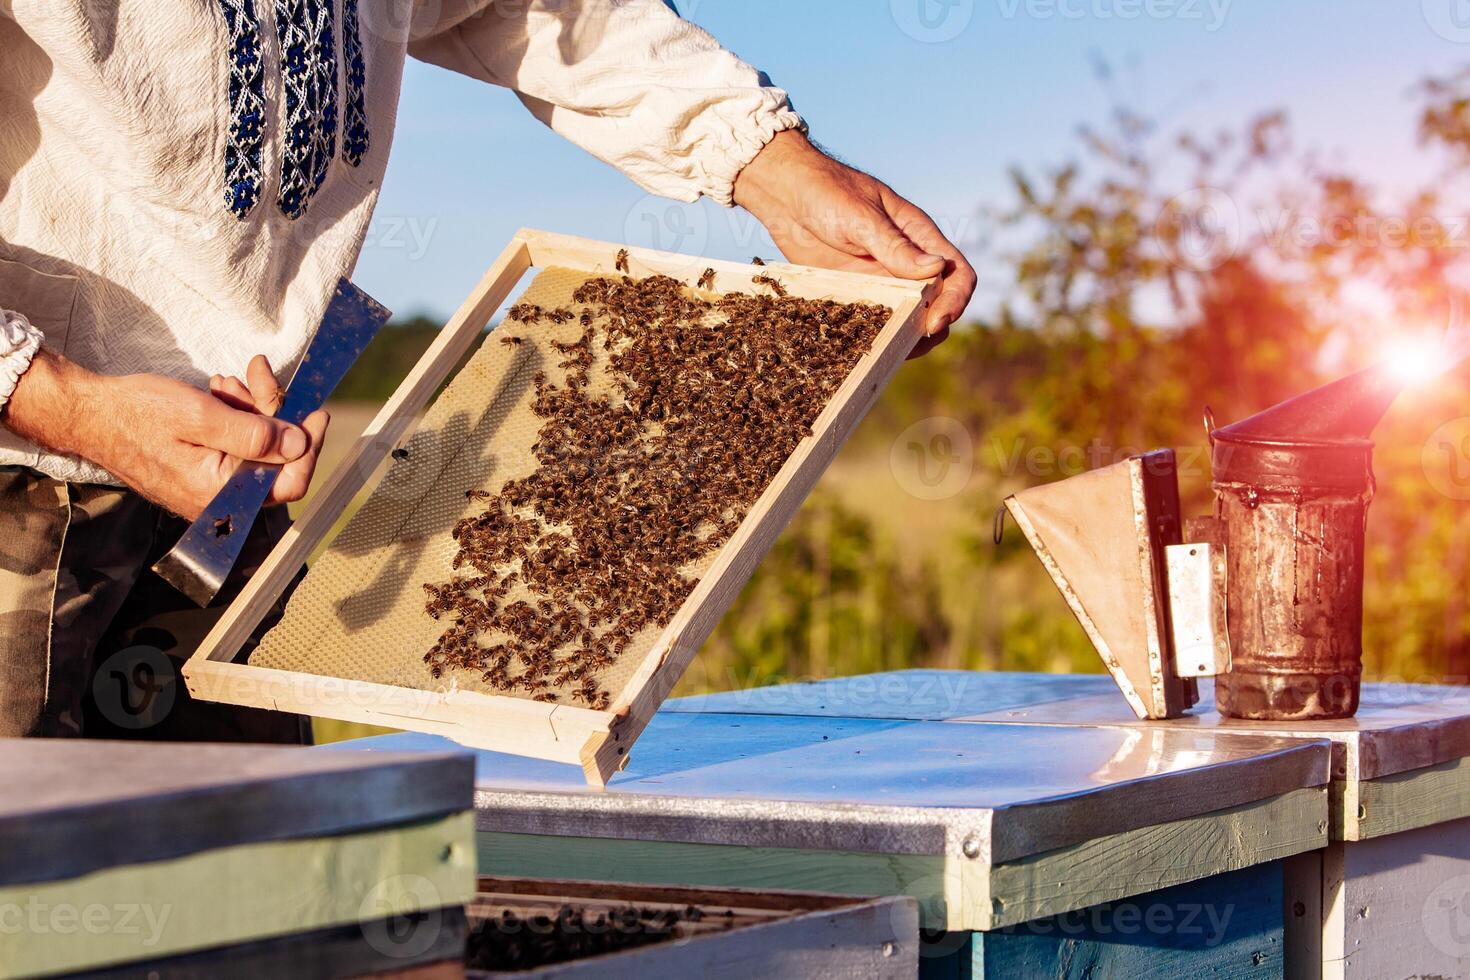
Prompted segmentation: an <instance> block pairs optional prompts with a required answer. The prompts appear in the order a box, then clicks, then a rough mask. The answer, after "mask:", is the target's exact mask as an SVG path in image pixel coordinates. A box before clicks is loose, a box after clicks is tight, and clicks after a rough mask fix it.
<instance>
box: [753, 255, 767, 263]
mask: <svg viewBox="0 0 1470 980" xmlns="http://www.w3.org/2000/svg"><path fill="white" fill-rule="evenodd" d="M750 264H751V265H765V264H766V260H765V259H763V258H761V257H760V256H759V255H757V256H755V257H753V258H752V259H751V260H750Z"/></svg>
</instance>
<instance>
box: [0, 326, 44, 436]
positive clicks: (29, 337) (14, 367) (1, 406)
mask: <svg viewBox="0 0 1470 980" xmlns="http://www.w3.org/2000/svg"><path fill="white" fill-rule="evenodd" d="M44 339H45V336H44V335H43V334H42V333H41V331H39V330H37V329H36V328H35V327H33V326H32V325H31V321H29V320H27V319H26V318H25V317H23V316H21V315H20V314H19V313H11V312H8V311H6V310H0V412H3V411H4V410H5V406H6V405H8V404H9V403H10V396H11V395H13V394H14V393H15V386H16V385H17V384H19V383H20V376H21V375H22V374H25V373H26V369H27V368H29V367H30V366H31V361H32V360H33V359H35V356H36V351H38V350H40V349H41V341H42V340H44Z"/></svg>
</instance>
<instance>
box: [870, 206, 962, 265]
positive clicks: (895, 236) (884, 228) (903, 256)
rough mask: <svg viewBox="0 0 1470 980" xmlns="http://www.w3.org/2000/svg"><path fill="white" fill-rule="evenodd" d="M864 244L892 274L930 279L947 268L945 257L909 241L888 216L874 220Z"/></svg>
mask: <svg viewBox="0 0 1470 980" xmlns="http://www.w3.org/2000/svg"><path fill="white" fill-rule="evenodd" d="M863 246H864V247H865V248H866V249H867V250H868V254H870V255H871V256H873V258H874V259H876V260H877V261H878V264H879V265H881V266H883V268H885V269H887V270H888V272H889V274H890V275H894V276H898V277H899V278H900V279H930V278H932V277H934V276H937V275H939V274H940V273H941V272H943V271H944V257H943V256H939V255H930V254H929V253H928V252H926V251H924V250H923V249H922V248H920V247H919V246H917V245H915V244H914V243H913V242H911V241H909V238H908V236H907V235H905V234H904V233H903V232H902V231H901V230H899V227H898V226H897V225H895V224H894V223H893V222H892V221H891V220H889V218H888V216H887V215H884V216H883V217H882V219H881V220H878V221H875V222H874V224H873V227H872V229H871V230H870V231H869V233H868V235H867V238H866V240H864V241H863Z"/></svg>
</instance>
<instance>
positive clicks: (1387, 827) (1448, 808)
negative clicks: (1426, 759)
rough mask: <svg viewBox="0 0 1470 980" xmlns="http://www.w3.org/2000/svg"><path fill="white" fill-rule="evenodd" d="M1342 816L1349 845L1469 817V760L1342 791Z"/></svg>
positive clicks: (1382, 779) (1431, 767)
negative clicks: (1351, 842)
mask: <svg viewBox="0 0 1470 980" xmlns="http://www.w3.org/2000/svg"><path fill="white" fill-rule="evenodd" d="M1342 811H1343V825H1344V829H1343V839H1344V840H1350V841H1351V840H1368V839H1370V838H1374V837H1383V836H1386V835H1389V834H1401V833H1404V832H1406V831H1410V830H1416V829H1418V828H1420V827H1429V826H1433V825H1435V824H1448V823H1450V822H1452V821H1457V820H1461V819H1463V818H1465V817H1470V758H1462V759H1453V760H1451V761H1449V762H1442V763H1440V764H1439V765H1437V766H1428V767H1425V768H1423V769H1413V770H1410V771H1408V772H1398V773H1394V774H1393V775H1391V776H1383V777H1380V778H1378V779H1370V780H1364V781H1363V782H1360V783H1357V784H1356V785H1352V786H1348V787H1346V788H1345V792H1344V794H1343V803H1342ZM1448 832H1449V831H1448V830H1446V833H1448Z"/></svg>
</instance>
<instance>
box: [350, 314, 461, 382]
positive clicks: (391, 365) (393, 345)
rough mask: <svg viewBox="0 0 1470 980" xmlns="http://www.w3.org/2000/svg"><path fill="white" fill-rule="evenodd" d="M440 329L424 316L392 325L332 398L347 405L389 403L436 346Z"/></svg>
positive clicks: (358, 361) (361, 357) (375, 341)
mask: <svg viewBox="0 0 1470 980" xmlns="http://www.w3.org/2000/svg"><path fill="white" fill-rule="evenodd" d="M439 328H440V324H439V323H438V322H437V321H434V320H431V319H429V318H428V317H425V316H416V317H413V318H412V319H409V320H394V321H393V322H391V323H389V324H388V325H387V326H386V327H384V328H383V329H382V330H380V331H379V332H378V335H377V336H376V337H374V338H373V339H372V342H371V343H369V344H368V345H367V348H366V349H365V350H364V351H363V352H362V355H361V356H360V357H358V359H357V362H356V363H355V364H353V365H352V370H350V371H348V372H347V376H346V377H345V378H343V379H342V383H341V384H339V385H338V386H337V391H336V393H335V394H334V396H333V397H334V398H336V399H337V400H338V401H345V402H351V401H366V402H384V401H387V400H388V398H389V396H390V395H392V394H393V392H394V390H395V389H396V388H397V387H398V383H399V382H400V381H402V380H403V378H404V376H405V375H407V374H408V372H409V370H410V369H411V368H412V367H413V366H414V365H415V364H417V363H418V359H419V357H420V356H421V355H422V354H423V353H424V351H426V350H428V349H429V345H430V344H431V343H433V342H434V338H435V337H436V336H437V335H438V333H439Z"/></svg>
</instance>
